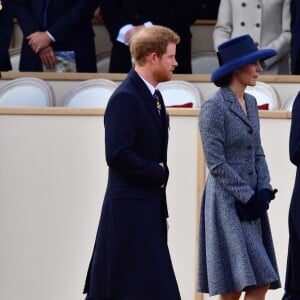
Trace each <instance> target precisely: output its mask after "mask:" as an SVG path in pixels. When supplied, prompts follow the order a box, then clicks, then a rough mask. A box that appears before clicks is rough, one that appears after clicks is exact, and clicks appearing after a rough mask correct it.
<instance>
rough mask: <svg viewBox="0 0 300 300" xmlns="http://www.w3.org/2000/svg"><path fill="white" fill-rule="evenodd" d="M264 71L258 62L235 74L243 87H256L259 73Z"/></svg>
mask: <svg viewBox="0 0 300 300" xmlns="http://www.w3.org/2000/svg"><path fill="white" fill-rule="evenodd" d="M262 70H263V68H262V66H261V63H260V62H259V61H256V62H254V63H252V64H249V65H246V66H244V67H242V68H240V69H238V70H236V71H235V72H234V73H233V76H234V77H235V79H236V80H237V81H238V82H239V83H241V84H242V85H245V86H247V85H249V86H255V84H256V81H257V79H258V75H259V73H260V72H261V71H262Z"/></svg>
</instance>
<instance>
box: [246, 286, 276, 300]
mask: <svg viewBox="0 0 300 300" xmlns="http://www.w3.org/2000/svg"><path fill="white" fill-rule="evenodd" d="M269 288H270V285H263V286H260V287H255V288H250V289H247V291H246V294H245V300H264V299H265V296H266V293H267V291H268V289H269Z"/></svg>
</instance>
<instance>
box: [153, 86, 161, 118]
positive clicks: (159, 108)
mask: <svg viewBox="0 0 300 300" xmlns="http://www.w3.org/2000/svg"><path fill="white" fill-rule="evenodd" d="M153 98H154V100H155V101H156V109H157V111H158V114H159V115H160V111H161V104H160V101H159V96H158V94H157V90H155V91H154V93H153Z"/></svg>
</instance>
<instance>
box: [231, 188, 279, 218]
mask: <svg viewBox="0 0 300 300" xmlns="http://www.w3.org/2000/svg"><path fill="white" fill-rule="evenodd" d="M276 193H277V189H274V190H273V191H271V190H269V189H261V190H259V191H258V192H256V193H255V194H254V195H253V196H252V197H251V198H250V200H249V201H248V202H247V203H246V204H243V203H241V202H240V201H236V202H235V207H236V212H237V215H238V217H239V219H240V220H246V221H253V220H256V219H258V218H261V217H262V216H263V215H264V214H265V212H266V211H267V210H268V209H269V203H270V201H271V200H273V199H274V198H275V194H276Z"/></svg>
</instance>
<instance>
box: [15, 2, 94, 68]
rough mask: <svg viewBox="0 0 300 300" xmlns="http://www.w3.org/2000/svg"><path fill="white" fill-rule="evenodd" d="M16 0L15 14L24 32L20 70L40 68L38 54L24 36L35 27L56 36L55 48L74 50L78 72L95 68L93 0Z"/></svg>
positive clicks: (33, 30) (34, 30) (34, 29)
mask: <svg viewBox="0 0 300 300" xmlns="http://www.w3.org/2000/svg"><path fill="white" fill-rule="evenodd" d="M44 3H45V1H44V0H16V15H17V19H18V22H19V23H20V26H21V28H22V31H23V34H24V40H23V45H22V52H21V62H20V70H21V71H41V70H42V65H41V61H40V58H39V55H37V54H35V53H34V52H33V51H32V49H31V47H30V46H28V43H27V41H26V37H27V36H28V35H30V34H31V33H33V32H36V31H45V30H47V31H49V32H50V34H51V35H52V36H53V37H54V38H55V42H54V43H52V46H53V48H54V50H60V51H62V50H65V51H67V50H72V51H75V59H76V65H77V71H78V72H96V54H95V44H94V31H93V28H92V24H91V19H92V16H93V12H94V9H95V8H96V7H97V1H96V0H48V5H47V18H46V19H45V12H44Z"/></svg>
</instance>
